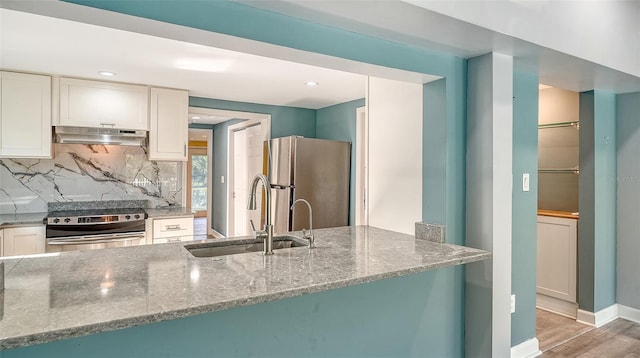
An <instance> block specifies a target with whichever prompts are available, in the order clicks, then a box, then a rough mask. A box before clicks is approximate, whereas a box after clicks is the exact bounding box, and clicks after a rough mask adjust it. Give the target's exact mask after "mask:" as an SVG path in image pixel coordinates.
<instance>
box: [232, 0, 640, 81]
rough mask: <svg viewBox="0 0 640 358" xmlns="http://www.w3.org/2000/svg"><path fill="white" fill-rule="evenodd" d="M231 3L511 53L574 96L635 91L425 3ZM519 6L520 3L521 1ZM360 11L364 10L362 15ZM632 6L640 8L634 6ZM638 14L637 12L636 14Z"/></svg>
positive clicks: (593, 66)
mask: <svg viewBox="0 0 640 358" xmlns="http://www.w3.org/2000/svg"><path fill="white" fill-rule="evenodd" d="M236 1H238V2H240V3H243V4H245V5H248V6H253V7H256V8H260V9H263V10H267V11H272V12H276V13H280V14H284V15H287V16H292V17H297V18H301V19H304V20H307V21H310V22H317V23H322V24H327V25H329V26H335V27H338V28H342V29H345V30H348V31H353V32H357V33H361V34H366V35H369V36H374V37H378V38H381V39H386V40H389V41H394V42H399V43H405V44H409V45H412V46H417V47H422V48H428V49H432V50H435V51H438V52H443V53H448V54H451V55H454V56H458V57H463V58H471V57H474V56H478V55H482V54H486V53H489V52H492V51H495V52H499V53H503V54H507V55H511V56H513V57H514V65H515V66H516V68H517V69H520V70H523V71H527V72H535V73H538V74H539V76H540V82H542V83H545V84H548V85H553V86H556V87H560V88H564V89H568V90H572V91H576V92H582V91H588V90H592V89H599V90H606V91H611V92H614V93H625V92H636V91H640V78H638V77H637V76H634V75H632V74H629V73H623V72H620V71H617V70H614V69H611V68H609V67H606V66H603V65H601V64H597V63H594V62H590V61H587V60H584V59H580V58H577V57H575V56H571V55H568V54H566V53H562V52H559V51H555V50H552V49H549V48H545V47H542V46H539V45H536V44H534V43H531V42H527V41H524V40H521V39H518V38H515V37H511V36H508V35H506V34H503V33H500V32H497V31H492V30H489V29H487V28H483V27H480V26H477V25H474V24H471V23H468V22H464V21H461V20H457V19H455V18H452V17H449V16H445V15H442V14H439V13H436V12H433V11H429V10H427V9H425V8H422V7H419V6H416V5H415V4H418V5H421V4H423V3H424V2H429V0H405V1H397V0H396V1H391V0H387V1H375V0H358V1H348V0H344V1H331V0H236ZM512 1H516V0H512ZM518 1H520V0H518ZM634 1H635V0H634ZM545 2H546V1H542V2H541V3H545ZM520 3H521V4H523V5H524V4H525V3H526V2H525V1H522V2H520ZM531 3H532V4H533V5H535V4H534V3H535V1H531ZM630 3H633V1H631V2H630ZM440 5H442V6H447V5H449V6H452V7H455V6H463V5H461V4H457V3H454V2H449V1H441V2H440ZM577 6H579V5H577ZM365 8H366V11H363V9H365ZM638 8H639V9H640V5H638ZM638 13H639V14H640V10H639V12H638ZM390 14H392V15H390ZM491 15H493V14H491ZM501 15H502V14H501ZM487 16H489V14H488V15H487ZM512 21H514V23H513V26H525V25H526V24H521V23H518V22H517V19H512ZM611 41H615V39H611ZM585 46H586V44H585Z"/></svg>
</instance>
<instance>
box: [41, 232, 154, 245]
mask: <svg viewBox="0 0 640 358" xmlns="http://www.w3.org/2000/svg"><path fill="white" fill-rule="evenodd" d="M102 237H104V236H102ZM144 238H145V235H144V234H138V235H126V236H120V235H118V236H110V237H104V238H94V239H91V238H89V237H87V236H84V239H76V240H49V242H47V245H86V244H108V243H110V242H123V241H132V240H135V239H144Z"/></svg>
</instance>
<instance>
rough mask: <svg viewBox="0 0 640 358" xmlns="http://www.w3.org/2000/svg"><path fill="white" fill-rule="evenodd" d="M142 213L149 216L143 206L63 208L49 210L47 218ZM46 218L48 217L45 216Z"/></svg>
mask: <svg viewBox="0 0 640 358" xmlns="http://www.w3.org/2000/svg"><path fill="white" fill-rule="evenodd" d="M131 214H140V215H144V217H145V218H146V217H147V213H146V212H145V211H144V209H141V208H112V209H83V210H61V211H49V213H48V214H47V218H59V217H65V218H68V217H79V216H110V215H131ZM45 220H46V218H45Z"/></svg>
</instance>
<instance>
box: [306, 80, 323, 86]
mask: <svg viewBox="0 0 640 358" xmlns="http://www.w3.org/2000/svg"><path fill="white" fill-rule="evenodd" d="M319 84H320V83H318V82H316V81H307V83H305V85H307V86H309V87H314V86H317V85H319Z"/></svg>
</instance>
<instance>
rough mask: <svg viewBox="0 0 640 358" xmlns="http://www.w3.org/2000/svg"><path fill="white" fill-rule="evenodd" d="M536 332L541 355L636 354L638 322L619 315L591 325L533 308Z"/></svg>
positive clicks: (613, 357)
mask: <svg viewBox="0 0 640 358" xmlns="http://www.w3.org/2000/svg"><path fill="white" fill-rule="evenodd" d="M536 335H537V337H538V340H539V341H540V350H541V351H542V352H543V354H542V357H543V358H556V357H584V358H587V357H594V358H595V357H598V358H599V357H607V358H609V357H610V358H618V357H620V358H640V324H637V323H633V322H630V321H627V320H625V319H622V318H619V319H617V320H615V321H613V322H611V323H609V324H607V325H605V326H602V327H600V328H594V327H590V326H587V325H583V324H580V323H577V322H576V321H575V320H572V319H570V318H566V317H563V316H560V315H555V314H553V313H549V312H546V311H543V310H537V317H536Z"/></svg>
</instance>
